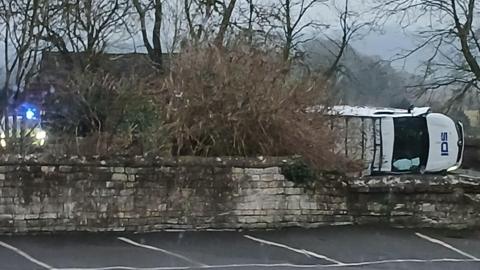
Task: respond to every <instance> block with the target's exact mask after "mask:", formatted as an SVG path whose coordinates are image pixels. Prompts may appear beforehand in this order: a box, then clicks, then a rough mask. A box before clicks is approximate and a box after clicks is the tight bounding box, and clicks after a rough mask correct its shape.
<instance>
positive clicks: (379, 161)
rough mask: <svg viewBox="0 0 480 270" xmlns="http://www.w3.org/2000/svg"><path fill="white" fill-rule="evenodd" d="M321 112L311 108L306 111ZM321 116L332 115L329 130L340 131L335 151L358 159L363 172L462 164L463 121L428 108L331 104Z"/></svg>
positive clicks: (446, 168) (415, 170)
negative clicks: (362, 165) (332, 105)
mask: <svg viewBox="0 0 480 270" xmlns="http://www.w3.org/2000/svg"><path fill="white" fill-rule="evenodd" d="M320 110H323V109H321V108H320V107H318V108H315V107H312V108H309V110H308V111H309V112H320ZM323 113H325V110H323ZM326 114H327V115H330V116H332V121H331V127H332V129H333V128H335V129H336V130H335V132H336V133H340V134H341V135H342V136H339V138H340V140H338V143H337V147H336V149H337V151H342V152H344V154H345V155H346V156H347V157H349V158H352V159H354V160H361V161H362V162H363V163H364V173H363V174H364V175H373V174H385V173H437V172H447V171H453V170H456V169H458V168H459V167H460V166H461V163H462V159H463V150H464V130H463V125H462V123H461V122H455V121H453V120H452V119H451V118H450V117H448V116H446V115H443V114H439V113H432V112H431V109H430V108H428V107H423V108H413V107H412V108H411V109H409V110H403V109H392V108H373V107H352V106H334V107H331V108H329V109H328V110H326ZM337 129H338V130H337Z"/></svg>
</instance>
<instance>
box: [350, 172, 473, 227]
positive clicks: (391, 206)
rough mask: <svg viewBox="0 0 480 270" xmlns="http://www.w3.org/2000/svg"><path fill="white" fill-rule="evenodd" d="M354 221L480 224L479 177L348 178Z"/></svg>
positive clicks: (459, 225)
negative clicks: (349, 179) (350, 179)
mask: <svg viewBox="0 0 480 270" xmlns="http://www.w3.org/2000/svg"><path fill="white" fill-rule="evenodd" d="M348 201H349V213H350V214H351V215H352V216H353V218H354V220H355V222H356V223H358V224H372V223H376V224H382V223H383V224H390V225H393V226H399V227H439V228H451V229H463V228H472V227H478V226H480V179H475V178H468V177H465V176H459V175H449V176H435V175H423V176H422V175H415V176H412V175H406V176H383V177H380V176H379V177H366V178H363V179H356V180H352V181H350V185H349V200H348Z"/></svg>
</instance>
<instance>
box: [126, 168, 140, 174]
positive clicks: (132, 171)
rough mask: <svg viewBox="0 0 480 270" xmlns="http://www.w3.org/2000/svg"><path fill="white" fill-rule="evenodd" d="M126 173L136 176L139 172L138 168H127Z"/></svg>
mask: <svg viewBox="0 0 480 270" xmlns="http://www.w3.org/2000/svg"><path fill="white" fill-rule="evenodd" d="M125 172H126V173H127V174H136V173H137V172H138V169H137V168H131V167H127V168H125Z"/></svg>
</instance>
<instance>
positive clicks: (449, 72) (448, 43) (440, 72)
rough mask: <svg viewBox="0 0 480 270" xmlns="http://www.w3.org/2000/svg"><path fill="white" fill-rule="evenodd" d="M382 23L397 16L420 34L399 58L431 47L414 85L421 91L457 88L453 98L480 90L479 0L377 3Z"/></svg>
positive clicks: (405, 26) (408, 27) (399, 0)
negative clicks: (412, 45) (477, 16)
mask: <svg viewBox="0 0 480 270" xmlns="http://www.w3.org/2000/svg"><path fill="white" fill-rule="evenodd" d="M377 10H378V11H379V15H380V16H379V18H380V22H381V23H385V22H388V21H389V20H392V18H393V19H397V20H398V21H399V22H400V24H401V25H402V27H404V28H406V29H409V30H410V31H414V32H415V33H416V36H417V37H419V38H420V42H419V44H418V46H417V47H416V48H414V49H412V50H408V51H406V52H405V53H402V54H399V55H398V57H397V58H396V59H407V58H410V57H414V56H415V55H416V53H418V52H421V51H423V52H425V51H431V54H430V55H429V57H428V58H427V59H426V61H424V63H423V70H424V75H423V81H422V83H420V84H418V85H415V86H414V87H416V88H420V89H421V90H423V91H421V92H420V94H424V93H425V92H427V91H429V90H436V89H449V90H455V93H454V94H453V96H452V98H451V101H457V100H461V99H462V97H463V96H465V95H466V94H468V93H471V92H479V91H480V88H479V86H478V82H479V80H480V63H479V62H478V57H479V56H480V41H479V39H478V35H479V30H480V29H479V25H478V23H476V20H475V16H476V15H478V14H479V11H480V5H479V3H478V1H476V0H435V1H433V0H408V1H405V0H389V1H387V2H386V3H385V1H381V2H379V6H378V7H377Z"/></svg>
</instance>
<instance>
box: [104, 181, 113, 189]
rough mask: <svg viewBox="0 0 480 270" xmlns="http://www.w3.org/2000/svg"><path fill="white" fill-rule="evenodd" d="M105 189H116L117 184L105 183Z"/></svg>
mask: <svg viewBox="0 0 480 270" xmlns="http://www.w3.org/2000/svg"><path fill="white" fill-rule="evenodd" d="M105 187H106V188H114V187H115V182H112V181H107V182H105Z"/></svg>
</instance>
